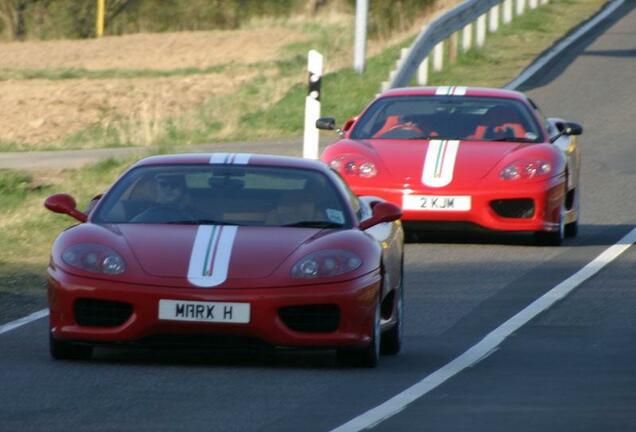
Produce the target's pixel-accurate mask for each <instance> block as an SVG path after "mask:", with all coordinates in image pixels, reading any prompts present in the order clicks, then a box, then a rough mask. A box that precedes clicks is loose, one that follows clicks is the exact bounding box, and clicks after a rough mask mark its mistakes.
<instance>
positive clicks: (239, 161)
mask: <svg viewBox="0 0 636 432" xmlns="http://www.w3.org/2000/svg"><path fill="white" fill-rule="evenodd" d="M250 156H252V155H251V154H249V153H212V156H210V163H211V164H230V165H231V164H234V165H247V163H248V162H249V161H250Z"/></svg>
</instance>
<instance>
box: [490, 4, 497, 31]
mask: <svg viewBox="0 0 636 432" xmlns="http://www.w3.org/2000/svg"><path fill="white" fill-rule="evenodd" d="M489 16H490V20H489V22H488V30H490V33H496V32H497V30H499V5H494V6H493V7H492V9H490V13H489Z"/></svg>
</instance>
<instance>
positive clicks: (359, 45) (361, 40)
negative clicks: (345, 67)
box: [353, 0, 369, 73]
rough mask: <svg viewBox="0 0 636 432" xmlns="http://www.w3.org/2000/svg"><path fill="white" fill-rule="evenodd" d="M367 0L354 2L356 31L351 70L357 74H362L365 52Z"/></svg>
mask: <svg viewBox="0 0 636 432" xmlns="http://www.w3.org/2000/svg"><path fill="white" fill-rule="evenodd" d="M368 15H369V0H356V30H355V46H354V50H353V51H354V57H353V68H354V69H355V70H356V72H358V73H362V72H364V66H365V60H366V59H365V57H366V50H367V17H368Z"/></svg>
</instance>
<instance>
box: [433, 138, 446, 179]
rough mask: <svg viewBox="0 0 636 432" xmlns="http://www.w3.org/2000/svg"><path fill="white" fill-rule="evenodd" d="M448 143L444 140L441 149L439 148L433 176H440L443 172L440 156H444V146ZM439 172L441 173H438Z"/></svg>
mask: <svg viewBox="0 0 636 432" xmlns="http://www.w3.org/2000/svg"><path fill="white" fill-rule="evenodd" d="M445 145H446V141H442V142H441V145H440V146H439V149H438V150H437V158H436V159H435V170H434V172H433V177H439V176H440V175H441V174H442V173H441V171H442V167H441V166H440V158H441V157H442V153H444V151H443V150H444V146H445ZM438 173H439V174H438Z"/></svg>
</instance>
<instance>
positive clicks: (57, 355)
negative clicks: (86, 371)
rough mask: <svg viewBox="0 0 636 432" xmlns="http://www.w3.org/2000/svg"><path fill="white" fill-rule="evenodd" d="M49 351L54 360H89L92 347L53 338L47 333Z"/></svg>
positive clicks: (91, 354)
mask: <svg viewBox="0 0 636 432" xmlns="http://www.w3.org/2000/svg"><path fill="white" fill-rule="evenodd" d="M49 351H50V353H51V357H53V358H54V359H55V360H90V359H91V357H92V356H93V347H92V346H90V345H80V344H76V343H73V342H69V341H64V340H59V339H55V338H54V337H53V335H52V334H51V333H49Z"/></svg>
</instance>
